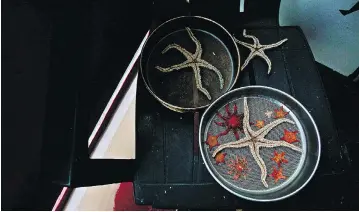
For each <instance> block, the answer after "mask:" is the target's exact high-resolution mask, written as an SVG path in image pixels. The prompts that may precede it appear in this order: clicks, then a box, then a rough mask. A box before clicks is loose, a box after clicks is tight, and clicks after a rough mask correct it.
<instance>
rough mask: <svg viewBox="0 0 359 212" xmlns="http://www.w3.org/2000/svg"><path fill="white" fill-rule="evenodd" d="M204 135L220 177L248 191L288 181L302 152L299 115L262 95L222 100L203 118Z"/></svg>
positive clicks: (269, 188)
mask: <svg viewBox="0 0 359 212" xmlns="http://www.w3.org/2000/svg"><path fill="white" fill-rule="evenodd" d="M246 104H247V108H248V110H247V111H248V113H247V115H246V113H245V107H246ZM247 116H249V122H248V125H247V126H246V123H245V119H246V118H247ZM246 132H248V133H246ZM205 139H206V141H207V144H208V145H205V146H206V147H205V152H206V154H208V158H211V159H210V160H211V161H210V162H211V163H210V166H212V168H213V169H214V170H215V171H217V172H218V173H219V175H220V176H222V177H223V180H225V181H227V182H228V183H230V184H232V185H234V186H235V187H238V188H239V189H244V190H247V191H255V192H271V191H275V190H277V189H280V188H281V187H283V186H285V185H286V184H287V183H290V181H292V180H293V179H294V178H295V176H296V175H297V173H298V172H299V170H300V166H301V165H302V164H303V160H304V156H305V155H304V154H305V151H304V149H305V148H304V147H305V136H304V132H303V130H302V127H301V125H300V123H299V120H298V119H297V118H296V117H295V115H294V114H293V113H291V112H290V111H289V109H288V108H287V107H286V106H285V105H283V104H281V103H280V102H278V101H276V100H274V99H271V98H267V97H259V96H256V97H247V98H240V99H236V100H234V101H232V102H230V103H228V104H227V105H225V106H223V107H222V108H221V109H219V110H218V112H217V114H214V116H213V118H212V119H211V121H210V122H209V123H208V124H207V131H206V136H205ZM236 141H237V142H236ZM231 142H232V143H231ZM235 142H236V143H235ZM226 144H227V146H226V147H225V148H223V149H222V147H224V146H225V145H226ZM229 144H230V145H229Z"/></svg>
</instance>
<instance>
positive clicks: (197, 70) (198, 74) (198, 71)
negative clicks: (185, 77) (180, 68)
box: [193, 66, 212, 100]
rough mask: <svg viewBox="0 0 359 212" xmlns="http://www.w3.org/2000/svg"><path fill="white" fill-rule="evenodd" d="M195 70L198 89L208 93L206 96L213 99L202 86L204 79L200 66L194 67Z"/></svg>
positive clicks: (205, 93)
mask: <svg viewBox="0 0 359 212" xmlns="http://www.w3.org/2000/svg"><path fill="white" fill-rule="evenodd" d="M193 71H194V78H195V80H196V86H197V89H198V90H200V91H201V92H202V93H203V94H204V95H206V97H207V98H208V100H211V99H212V98H211V95H210V94H209V93H208V91H207V90H206V89H205V88H203V86H202V79H201V73H200V69H199V67H198V66H194V67H193Z"/></svg>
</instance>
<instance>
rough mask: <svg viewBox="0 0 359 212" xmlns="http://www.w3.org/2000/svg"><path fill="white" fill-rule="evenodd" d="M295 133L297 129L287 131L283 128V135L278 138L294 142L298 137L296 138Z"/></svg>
mask: <svg viewBox="0 0 359 212" xmlns="http://www.w3.org/2000/svg"><path fill="white" fill-rule="evenodd" d="M297 133H298V131H293V132H291V131H289V130H287V129H284V135H283V137H281V138H280V140H283V141H285V142H288V143H290V144H291V143H294V142H298V141H299V140H298V138H297Z"/></svg>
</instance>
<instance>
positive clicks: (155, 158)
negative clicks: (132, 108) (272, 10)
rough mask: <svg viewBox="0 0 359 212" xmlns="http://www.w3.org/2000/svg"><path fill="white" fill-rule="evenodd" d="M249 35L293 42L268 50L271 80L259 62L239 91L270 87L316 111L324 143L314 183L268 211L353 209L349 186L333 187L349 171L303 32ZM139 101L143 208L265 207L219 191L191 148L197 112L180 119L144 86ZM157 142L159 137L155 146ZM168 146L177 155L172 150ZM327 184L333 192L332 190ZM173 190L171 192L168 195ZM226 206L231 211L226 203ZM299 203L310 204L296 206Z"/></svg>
mask: <svg viewBox="0 0 359 212" xmlns="http://www.w3.org/2000/svg"><path fill="white" fill-rule="evenodd" d="M242 30H243V29H237V30H236V31H235V36H236V37H237V38H239V39H240V40H245V41H247V42H250V40H246V39H244V38H242V37H241V35H242ZM248 34H253V35H255V36H258V38H259V39H260V41H261V42H262V44H268V43H271V42H276V41H278V40H280V39H281V38H283V37H284V36H285V37H286V38H288V39H289V41H288V42H287V43H286V44H285V45H283V46H281V47H279V48H277V49H274V50H269V51H267V53H268V56H269V57H270V58H271V60H272V64H273V70H272V72H273V73H272V74H271V75H270V76H268V75H267V74H266V72H267V66H266V64H265V62H264V61H262V60H261V59H259V58H256V59H254V60H252V61H251V62H250V64H249V65H248V67H247V68H246V69H245V70H244V71H243V72H242V73H241V74H240V77H239V80H238V82H237V84H236V87H240V86H245V85H249V84H251V85H256V84H258V85H267V86H270V87H274V88H278V89H281V90H283V91H285V92H287V93H289V94H290V95H292V96H294V97H295V98H296V99H298V100H299V101H300V102H301V103H302V104H303V105H304V106H305V107H306V108H307V109H308V110H309V111H310V113H311V115H312V116H313V118H314V119H315V121H316V123H317V126H318V128H319V131H320V134H321V138H322V157H321V161H320V165H319V168H318V170H317V172H316V174H315V176H314V178H313V179H312V181H311V182H310V183H309V184H308V185H307V187H306V188H305V189H303V190H302V191H301V192H299V193H298V194H297V195H295V197H292V198H289V199H287V200H284V201H280V203H273V204H269V206H268V207H272V206H273V208H283V209H284V208H293V207H295V209H299V208H303V209H314V208H316V209H320V208H341V207H349V204H351V203H350V201H349V200H348V197H346V198H345V197H344V195H342V193H344V190H343V189H345V186H344V185H341V186H339V185H340V184H335V183H334V182H336V181H342V180H343V179H346V178H344V177H343V176H345V175H344V174H343V171H344V169H345V168H346V167H347V165H348V164H347V161H346V159H345V158H343V152H342V149H343V146H342V145H341V144H340V143H339V138H338V132H337V128H336V126H335V124H334V122H333V118H332V114H331V111H330V105H329V103H328V99H327V96H326V93H325V90H324V87H323V85H322V80H321V77H320V75H319V72H318V70H317V67H316V63H315V61H314V59H313V55H312V53H311V51H310V49H309V48H308V44H307V42H306V40H305V39H304V35H303V33H302V31H301V30H300V29H299V28H297V27H285V28H265V29H263V28H261V29H255V28H252V29H249V30H248ZM240 52H241V60H242V61H244V59H245V58H246V56H247V55H248V50H246V49H244V48H242V47H240ZM137 101H138V104H137V105H146V106H145V107H141V106H137V109H136V113H137V116H136V117H137V118H136V119H137V121H136V123H137V138H136V142H137V145H140V146H143V147H145V146H147V147H149V148H147V149H143V151H144V154H145V155H146V160H140V161H142V162H141V163H142V164H141V165H140V168H139V172H138V173H137V175H136V178H135V183H134V184H135V197H136V203H137V204H151V203H153V205H154V206H156V207H165V208H166V207H169V208H218V207H222V206H223V207H224V206H225V205H227V206H228V207H236V208H238V207H240V208H243V209H254V208H259V209H260V208H261V207H264V206H263V204H260V203H255V204H254V203H251V202H247V201H243V200H240V199H239V198H236V197H233V196H232V195H230V194H229V193H228V192H224V191H222V193H221V192H219V191H221V188H218V187H219V185H218V184H217V183H215V182H214V180H213V179H212V178H211V176H209V174H208V171H207V170H206V168H205V167H204V165H203V163H202V161H201V156H200V155H199V156H198V152H196V151H195V149H192V148H193V147H192V146H193V138H192V135H193V134H194V130H193V129H194V127H195V124H194V122H191V120H194V118H193V116H194V115H193V114H192V113H186V114H179V113H175V112H172V111H169V110H168V109H166V108H164V107H163V106H162V105H160V104H159V103H157V102H156V101H155V99H154V98H152V97H151V96H150V94H149V93H148V91H147V90H146V89H145V88H144V87H143V83H142V81H141V80H139V82H138V94H137ZM145 120H147V121H145ZM151 120H153V121H151ZM173 122H177V124H173ZM184 129H186V130H184ZM153 135H157V136H156V137H152V138H153V139H152V138H151V136H153ZM169 146H171V147H170V148H174V149H175V150H174V151H168V147H169ZM159 155H160V156H159ZM196 157H198V158H199V163H195V160H194V158H196ZM179 175H181V176H179ZM194 176H195V177H194ZM191 177H192V179H191ZM328 184H330V185H332V186H330V187H328ZM169 187H172V189H171V190H170V191H168V189H169ZM328 190H329V191H330V192H328ZM336 190H338V191H336ZM218 192H219V193H218ZM192 194H193V196H192ZM218 194H221V195H229V197H230V198H231V200H228V199H225V198H220V197H217V196H218ZM348 195H349V194H348ZM314 197H315V198H314ZM187 198H188V200H187ZM216 198H217V199H216ZM193 199H194V200H193ZM227 201H229V202H230V204H227ZM298 201H303V202H305V204H304V205H300V206H298V205H295V204H293V203H295V202H298ZM298 207H299V208H298Z"/></svg>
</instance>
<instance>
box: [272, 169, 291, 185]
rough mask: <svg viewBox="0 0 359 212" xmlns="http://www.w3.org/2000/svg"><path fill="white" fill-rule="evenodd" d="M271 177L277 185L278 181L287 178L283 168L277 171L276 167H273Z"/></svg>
mask: <svg viewBox="0 0 359 212" xmlns="http://www.w3.org/2000/svg"><path fill="white" fill-rule="evenodd" d="M270 176H271V177H273V179H274V181H275V183H277V182H278V180H280V179H286V178H287V177H286V176H284V175H283V168H279V169H276V168H275V167H273V171H272V174H271V175H270Z"/></svg>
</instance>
